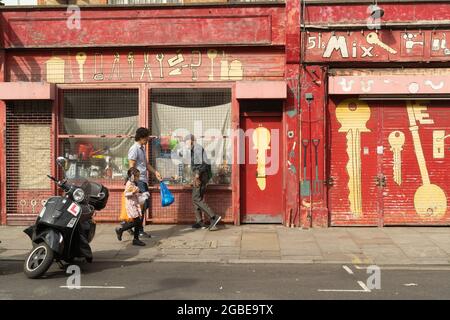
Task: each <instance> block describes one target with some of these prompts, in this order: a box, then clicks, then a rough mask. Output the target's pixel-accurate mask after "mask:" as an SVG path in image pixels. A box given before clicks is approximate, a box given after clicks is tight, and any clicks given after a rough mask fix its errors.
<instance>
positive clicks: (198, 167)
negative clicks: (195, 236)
mask: <svg viewBox="0 0 450 320" xmlns="http://www.w3.org/2000/svg"><path fill="white" fill-rule="evenodd" d="M184 142H185V143H186V146H187V147H188V149H190V156H191V169H192V173H193V188H192V202H193V204H194V211H195V221H196V222H195V224H194V225H193V226H192V228H194V229H200V228H202V229H206V228H207V227H206V225H205V224H204V222H203V219H202V211H203V212H205V213H206V214H207V215H208V217H209V219H210V221H211V224H210V226H209V230H210V231H215V230H217V224H218V223H219V221H220V220H221V219H222V217H221V216H219V215H216V214H215V213H214V212H213V211H212V209H211V208H210V207H209V206H208V205H207V204H206V202H205V200H204V196H205V192H206V185H207V183H208V181H209V179H210V178H211V165H210V164H209V163H208V158H207V157H206V152H205V150H204V149H203V147H202V146H201V145H199V144H197V143H196V142H195V137H194V135H192V134H189V135H187V136H186V137H185V138H184Z"/></svg>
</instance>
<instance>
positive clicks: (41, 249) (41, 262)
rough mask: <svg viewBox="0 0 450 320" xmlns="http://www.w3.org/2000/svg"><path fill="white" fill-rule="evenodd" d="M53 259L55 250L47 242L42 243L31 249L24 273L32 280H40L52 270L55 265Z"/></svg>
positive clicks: (24, 266)
mask: <svg viewBox="0 0 450 320" xmlns="http://www.w3.org/2000/svg"><path fill="white" fill-rule="evenodd" d="M53 257H54V253H53V250H52V249H50V247H49V246H48V245H47V244H46V243H45V242H42V243H40V244H38V245H37V246H36V247H34V248H33V249H31V251H30V253H29V254H28V256H27V258H26V259H25V263H24V265H23V272H24V273H25V275H26V276H27V277H28V278H30V279H36V278H39V277H41V276H43V275H44V273H46V272H47V270H48V268H50V266H51V265H52V263H53Z"/></svg>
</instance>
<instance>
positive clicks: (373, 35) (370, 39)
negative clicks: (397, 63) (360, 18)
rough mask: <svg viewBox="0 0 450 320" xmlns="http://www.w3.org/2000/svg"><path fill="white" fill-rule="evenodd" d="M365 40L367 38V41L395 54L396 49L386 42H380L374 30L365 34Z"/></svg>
mask: <svg viewBox="0 0 450 320" xmlns="http://www.w3.org/2000/svg"><path fill="white" fill-rule="evenodd" d="M366 40H367V43H369V44H374V45H377V46H379V47H381V48H383V49H384V50H386V51H387V52H389V53H392V54H396V53H397V50H395V49H393V48H391V47H389V46H388V45H387V44H385V43H384V42H382V41H381V40H380V38H379V37H378V34H377V33H376V32H371V33H369V34H368V35H367V37H366Z"/></svg>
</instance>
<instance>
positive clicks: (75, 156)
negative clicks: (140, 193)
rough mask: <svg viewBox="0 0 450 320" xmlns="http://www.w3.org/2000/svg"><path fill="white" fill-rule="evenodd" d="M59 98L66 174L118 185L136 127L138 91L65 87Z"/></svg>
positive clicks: (61, 140) (71, 176) (124, 168)
mask: <svg viewBox="0 0 450 320" xmlns="http://www.w3.org/2000/svg"><path fill="white" fill-rule="evenodd" d="M63 97H64V98H63V106H62V119H60V134H59V141H60V148H61V149H60V153H62V154H63V155H64V156H65V157H67V158H68V159H69V163H68V165H67V167H66V168H65V169H66V172H65V173H66V176H67V177H68V178H71V179H84V178H87V179H91V180H97V181H98V182H100V183H102V184H106V185H107V186H110V185H111V184H113V185H114V184H115V185H119V184H120V183H122V181H123V177H124V175H125V173H126V170H127V168H128V163H127V154H128V149H129V148H130V146H131V145H132V144H133V143H134V139H133V136H134V133H135V131H136V129H137V127H138V114H139V92H138V90H137V89H118V90H112V89H108V90H105V89H99V90H91V89H89V90H65V91H64V92H63Z"/></svg>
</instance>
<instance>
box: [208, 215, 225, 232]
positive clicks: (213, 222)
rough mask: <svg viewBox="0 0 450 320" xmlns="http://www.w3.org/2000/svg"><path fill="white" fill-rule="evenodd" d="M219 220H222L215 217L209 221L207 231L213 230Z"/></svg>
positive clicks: (219, 217)
mask: <svg viewBox="0 0 450 320" xmlns="http://www.w3.org/2000/svg"><path fill="white" fill-rule="evenodd" d="M220 220H222V217H221V216H217V215H216V216H215V217H214V218H213V219H212V220H211V225H210V226H209V230H211V229H212V228H214V227H215V226H216V225H217V224H218V223H219V221H220Z"/></svg>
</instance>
